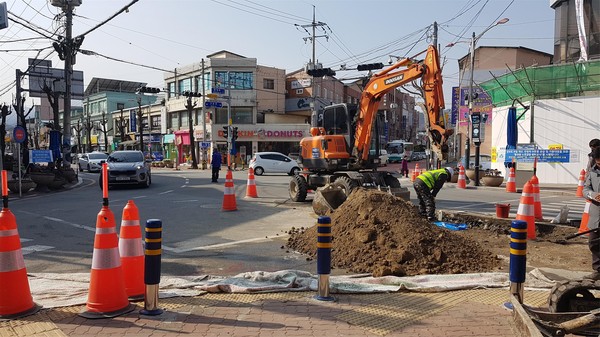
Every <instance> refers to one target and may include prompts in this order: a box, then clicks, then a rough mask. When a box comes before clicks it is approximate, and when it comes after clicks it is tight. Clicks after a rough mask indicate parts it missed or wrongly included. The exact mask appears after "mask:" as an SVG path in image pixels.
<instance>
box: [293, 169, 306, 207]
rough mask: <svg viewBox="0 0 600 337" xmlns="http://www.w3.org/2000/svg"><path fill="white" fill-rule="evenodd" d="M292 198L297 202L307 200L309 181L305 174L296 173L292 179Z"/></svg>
mask: <svg viewBox="0 0 600 337" xmlns="http://www.w3.org/2000/svg"><path fill="white" fill-rule="evenodd" d="M289 189H290V199H292V201H296V202H304V201H306V194H307V193H308V183H307V182H306V179H305V178H304V176H302V175H300V174H296V175H294V176H293V177H292V179H291V180H290V187H289Z"/></svg>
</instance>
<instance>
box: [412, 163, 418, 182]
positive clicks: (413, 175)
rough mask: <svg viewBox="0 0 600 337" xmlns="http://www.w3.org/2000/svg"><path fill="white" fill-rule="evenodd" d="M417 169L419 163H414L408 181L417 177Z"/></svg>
mask: <svg viewBox="0 0 600 337" xmlns="http://www.w3.org/2000/svg"><path fill="white" fill-rule="evenodd" d="M417 171H419V163H416V164H415V168H414V169H413V172H412V176H411V177H410V181H415V179H417Z"/></svg>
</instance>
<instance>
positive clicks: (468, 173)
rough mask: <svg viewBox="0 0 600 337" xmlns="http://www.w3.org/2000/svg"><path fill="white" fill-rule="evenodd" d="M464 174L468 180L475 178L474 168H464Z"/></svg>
mask: <svg viewBox="0 0 600 337" xmlns="http://www.w3.org/2000/svg"><path fill="white" fill-rule="evenodd" d="M465 175H466V176H467V178H469V179H470V180H475V169H466V170H465Z"/></svg>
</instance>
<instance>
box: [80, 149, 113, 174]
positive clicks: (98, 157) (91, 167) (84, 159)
mask: <svg viewBox="0 0 600 337" xmlns="http://www.w3.org/2000/svg"><path fill="white" fill-rule="evenodd" d="M106 158H108V155H107V154H106V153H104V152H97V151H94V152H90V153H84V154H82V155H81V156H80V157H79V159H77V166H79V171H85V170H87V171H88V172H99V171H100V170H101V169H102V163H103V162H105V161H106Z"/></svg>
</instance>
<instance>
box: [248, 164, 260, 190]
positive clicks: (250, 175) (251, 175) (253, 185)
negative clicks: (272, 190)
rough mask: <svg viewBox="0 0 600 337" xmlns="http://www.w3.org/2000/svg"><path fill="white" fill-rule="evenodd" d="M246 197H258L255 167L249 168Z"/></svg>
mask: <svg viewBox="0 0 600 337" xmlns="http://www.w3.org/2000/svg"><path fill="white" fill-rule="evenodd" d="M246 198H258V192H257V191H256V181H255V180H254V169H253V168H252V167H251V168H249V169H248V183H247V186H246Z"/></svg>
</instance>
